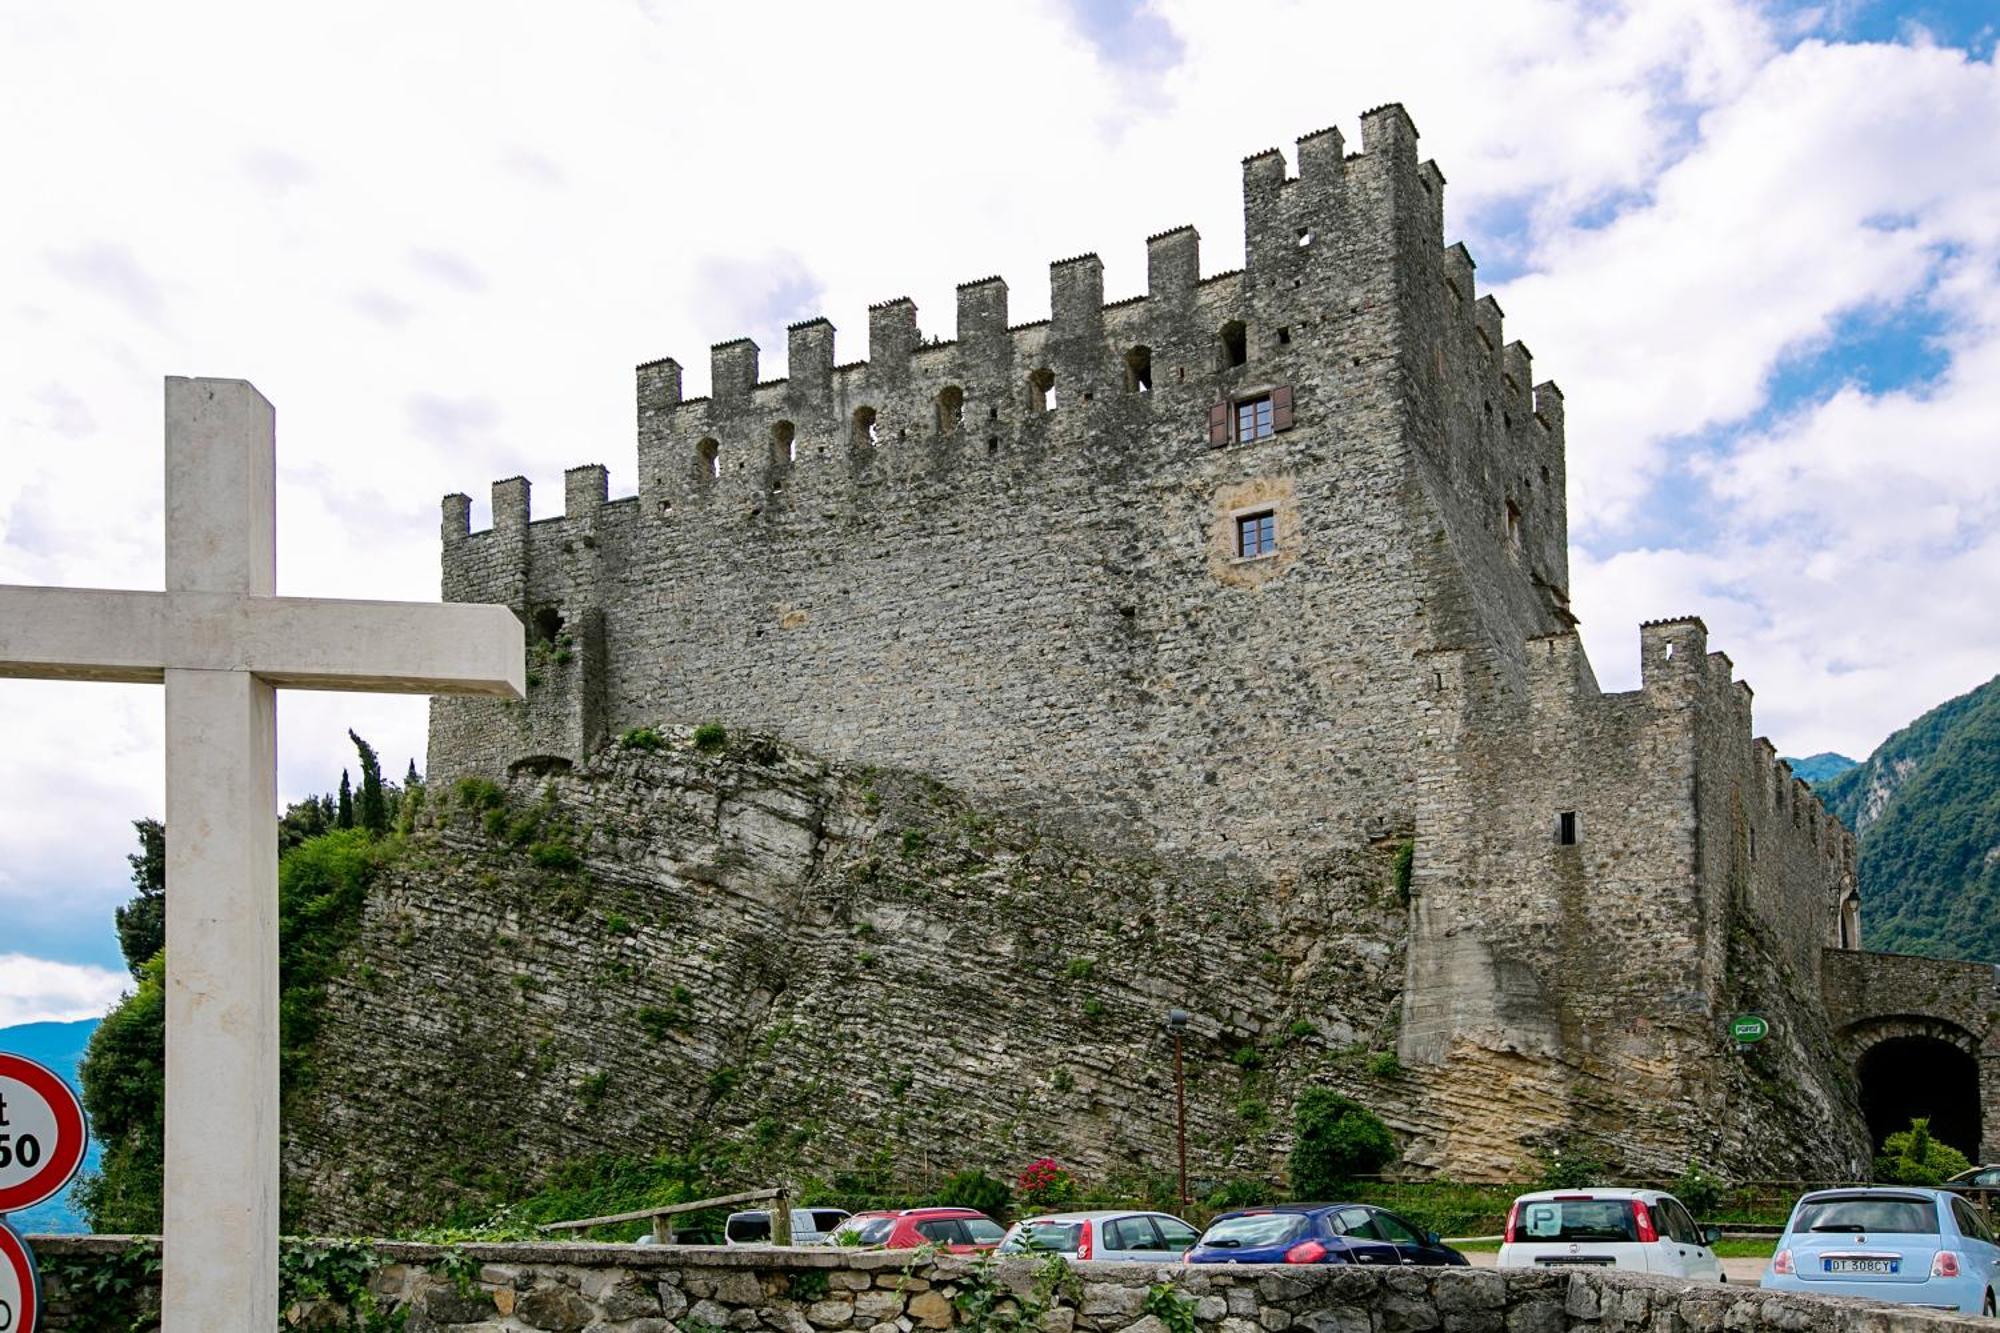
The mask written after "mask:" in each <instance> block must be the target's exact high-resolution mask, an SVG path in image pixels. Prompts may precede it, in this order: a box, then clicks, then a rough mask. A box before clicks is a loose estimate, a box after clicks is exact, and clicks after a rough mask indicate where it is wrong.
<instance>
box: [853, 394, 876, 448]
mask: <svg viewBox="0 0 2000 1333" xmlns="http://www.w3.org/2000/svg"><path fill="white" fill-rule="evenodd" d="M874 445H875V409H874V408H872V407H869V406H867V405H865V404H864V405H862V406H860V407H857V408H855V409H854V447H855V448H856V449H871V448H873V447H874Z"/></svg>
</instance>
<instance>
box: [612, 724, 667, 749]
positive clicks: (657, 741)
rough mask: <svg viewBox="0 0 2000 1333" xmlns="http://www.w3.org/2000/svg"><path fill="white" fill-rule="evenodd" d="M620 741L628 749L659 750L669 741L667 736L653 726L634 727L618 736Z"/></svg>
mask: <svg viewBox="0 0 2000 1333" xmlns="http://www.w3.org/2000/svg"><path fill="white" fill-rule="evenodd" d="M618 743H619V744H620V745H622V746H624V747H625V748H626V749H628V750H658V749H661V748H662V747H664V746H665V745H666V743H667V738H666V737H665V736H662V735H661V734H660V733H659V732H657V731H655V730H654V729H653V728H651V727H634V728H632V729H631V730H630V731H628V732H626V733H625V734H624V735H623V736H620V737H619V738H618Z"/></svg>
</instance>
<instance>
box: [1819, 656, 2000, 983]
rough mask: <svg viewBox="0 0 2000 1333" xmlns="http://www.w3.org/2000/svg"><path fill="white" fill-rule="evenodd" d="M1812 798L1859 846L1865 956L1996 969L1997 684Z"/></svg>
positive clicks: (1999, 899)
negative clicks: (1954, 961) (1971, 962)
mask: <svg viewBox="0 0 2000 1333" xmlns="http://www.w3.org/2000/svg"><path fill="white" fill-rule="evenodd" d="M1817 790H1818V792H1819V795H1820V798H1821V799H1822V800H1824V801H1825V802H1826V804H1827V807H1828V808H1829V809H1831V810H1832V811H1833V812H1834V813H1835V814H1837V815H1839V816H1840V817H1841V818H1842V819H1843V820H1845V821H1847V824H1848V826H1849V827H1850V828H1852V829H1854V831H1855V833H1856V834H1857V835H1859V838H1860V850H1861V863H1860V876H1861V907H1862V923H1863V928H1862V941H1863V943H1864V945H1865V946H1866V947H1868V948H1870V949H1886V950H1889V951H1892V952H1897V953H1920V954H1929V955H1932V956H1934V957H1940V958H1967V959H1975V960H1980V961H1985V962H2000V677H1996V678H1995V679H1994V680H1991V681H1988V682H1987V683H1986V684H1984V685H1982V686H1980V687H1979V688H1978V689H1976V690H1974V691H1972V692H1971V693H1970V694H1965V695H1961V696H1959V697H1958V698H1956V699H1952V700H1949V701H1948V702H1946V703H1943V704H1940V705H1938V706H1937V707H1936V708H1933V709H1932V710H1931V711H1930V712H1928V713H1925V714H1924V715H1923V716H1922V717H1920V718H1918V719H1917V720H1916V721H1915V722H1912V723H1911V724H1910V725H1909V726H1907V727H1905V728H1903V729H1902V730H1901V731H1899V732H1897V733H1896V734H1895V735H1893V736H1891V737H1890V738H1889V739H1888V740H1886V741H1884V742H1882V744H1881V746H1880V747H1878V748H1877V749H1876V751H1875V753H1874V754H1872V755H1870V756H1869V757H1868V760H1867V762H1865V763H1863V764H1862V765H1861V766H1860V767H1858V768H1853V769H1849V770H1848V771H1847V772H1845V773H1842V774H1839V775H1838V776H1836V777H1834V778H1832V779H1831V780H1829V781H1827V782H1826V783H1824V784H1821V785H1820V786H1819V787H1818V788H1817Z"/></svg>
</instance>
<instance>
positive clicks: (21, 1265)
mask: <svg viewBox="0 0 2000 1333" xmlns="http://www.w3.org/2000/svg"><path fill="white" fill-rule="evenodd" d="M40 1304H41V1287H40V1286H39V1285H38V1284H37V1283H36V1281H35V1256H33V1255H32V1254H29V1253H28V1247H27V1246H26V1245H23V1244H22V1243H21V1238H20V1237H19V1236H17V1235H15V1234H14V1233H13V1232H12V1231H9V1230H8V1229H7V1227H6V1225H5V1224H4V1223H0V1333H35V1311H36V1308H37V1307H38V1306H39V1305H40Z"/></svg>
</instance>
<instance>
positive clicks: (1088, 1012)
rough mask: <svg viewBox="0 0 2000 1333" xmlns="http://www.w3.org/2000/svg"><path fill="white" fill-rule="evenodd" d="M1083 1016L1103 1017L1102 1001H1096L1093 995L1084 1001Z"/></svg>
mask: <svg viewBox="0 0 2000 1333" xmlns="http://www.w3.org/2000/svg"><path fill="white" fill-rule="evenodd" d="M1083 1016H1084V1017H1085V1018H1102V1017H1104V1001H1102V1000H1100V999H1098V998H1097V997H1096V996H1095V995H1093V996H1091V997H1090V998H1088V999H1086V1000H1085V1001H1084V1002H1083Z"/></svg>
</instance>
